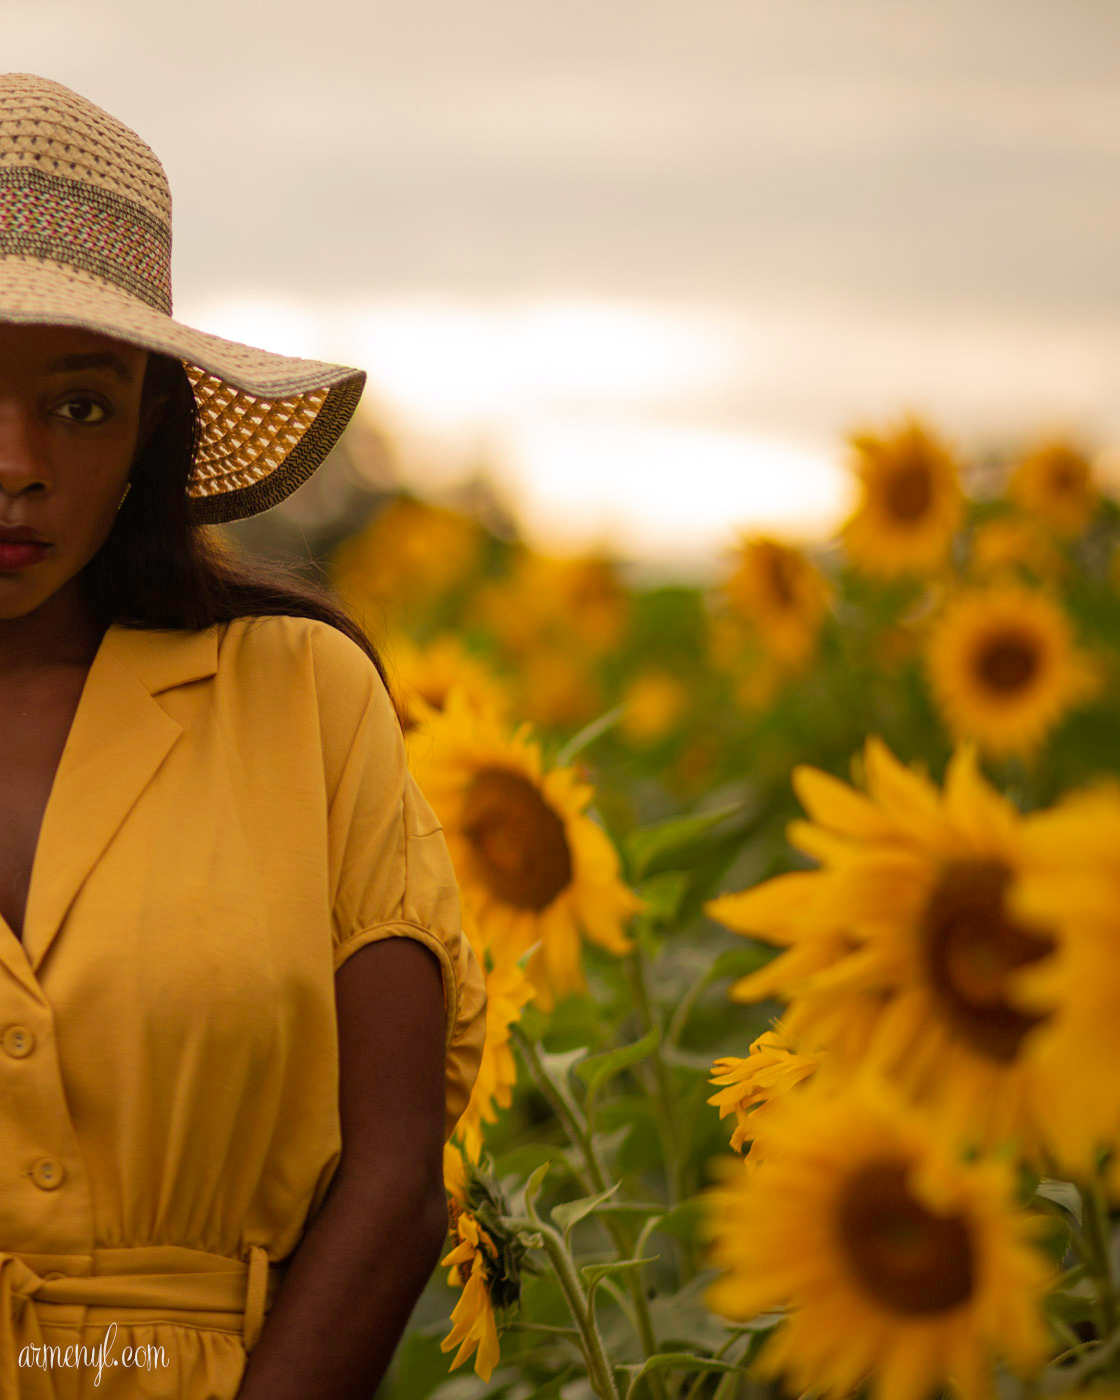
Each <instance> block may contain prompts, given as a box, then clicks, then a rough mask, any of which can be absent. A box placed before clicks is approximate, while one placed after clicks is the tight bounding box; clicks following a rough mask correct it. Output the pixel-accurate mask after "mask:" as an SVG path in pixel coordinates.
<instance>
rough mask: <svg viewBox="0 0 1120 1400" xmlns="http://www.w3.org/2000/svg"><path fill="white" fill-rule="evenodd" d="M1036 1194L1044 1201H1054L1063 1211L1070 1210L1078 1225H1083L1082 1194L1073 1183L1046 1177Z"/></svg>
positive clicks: (1036, 1189)
mask: <svg viewBox="0 0 1120 1400" xmlns="http://www.w3.org/2000/svg"><path fill="white" fill-rule="evenodd" d="M1034 1193H1035V1195H1036V1196H1041V1197H1042V1199H1043V1200H1044V1201H1053V1202H1054V1204H1055V1205H1059V1206H1061V1207H1062V1209H1063V1210H1068V1211H1069V1213H1070V1215H1072V1216H1073V1218H1074V1220H1076V1221H1077V1223H1078V1225H1080V1224H1081V1192H1080V1191H1079V1190H1078V1189H1077V1187H1076V1186H1075V1185H1074V1184H1073V1182H1072V1181H1057V1180H1055V1179H1054V1178H1053V1177H1051V1176H1044V1177H1043V1178H1042V1180H1041V1181H1040V1182H1039V1183H1038V1185H1037V1186H1036V1187H1035V1192H1034Z"/></svg>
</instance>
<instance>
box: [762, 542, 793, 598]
mask: <svg viewBox="0 0 1120 1400" xmlns="http://www.w3.org/2000/svg"><path fill="white" fill-rule="evenodd" d="M766 572H767V576H768V577H769V580H770V591H771V593H772V594H773V596H774V601H775V602H776V603H777V604H778V605H779V607H782V608H791V607H793V605H794V603H795V602H796V601H797V568H796V566H795V565H794V563H793V560H792V559H790V557H789V555H788V554H786V552H785V551H784V550H780V549H772V550H770V551H769V552H768V553H767V556H766Z"/></svg>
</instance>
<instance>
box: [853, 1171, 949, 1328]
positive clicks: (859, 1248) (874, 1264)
mask: <svg viewBox="0 0 1120 1400" xmlns="http://www.w3.org/2000/svg"><path fill="white" fill-rule="evenodd" d="M837 1226H838V1229H839V1235H840V1245H841V1249H842V1250H843V1252H844V1256H845V1258H846V1260H847V1262H848V1263H849V1265H850V1266H851V1268H852V1272H853V1273H854V1274H855V1276H856V1278H857V1279H858V1280H859V1282H860V1284H861V1285H862V1286H863V1288H864V1289H865V1290H866V1292H867V1293H869V1294H870V1295H871V1297H872V1298H873V1299H874V1300H875V1302H877V1303H879V1304H880V1305H881V1306H883V1307H885V1308H887V1309H889V1311H891V1312H895V1313H905V1314H908V1315H911V1316H914V1315H919V1316H920V1315H928V1314H930V1313H939V1312H946V1311H948V1310H949V1309H950V1308H955V1307H957V1306H958V1305H959V1304H960V1303H964V1302H966V1301H967V1300H968V1298H969V1297H970V1296H971V1294H972V1289H973V1279H974V1262H975V1261H974V1258H973V1246H972V1236H971V1234H970V1232H969V1228H968V1224H967V1222H966V1221H965V1219H964V1218H962V1217H961V1216H958V1215H934V1214H933V1213H932V1212H931V1211H929V1210H927V1209H926V1207H925V1206H923V1205H922V1204H921V1202H920V1201H916V1200H915V1199H914V1197H913V1196H912V1195H911V1193H910V1191H909V1190H908V1189H907V1186H906V1166H905V1163H903V1162H871V1163H869V1164H868V1165H867V1166H865V1167H862V1168H860V1169H859V1170H858V1171H856V1172H853V1173H852V1175H851V1176H850V1177H849V1178H848V1180H847V1181H846V1182H845V1183H844V1186H843V1187H842V1189H841V1192H840V1198H839V1201H838V1203H837Z"/></svg>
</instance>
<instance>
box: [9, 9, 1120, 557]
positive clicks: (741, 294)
mask: <svg viewBox="0 0 1120 1400" xmlns="http://www.w3.org/2000/svg"><path fill="white" fill-rule="evenodd" d="M4 54H5V64H6V66H7V67H8V68H9V69H11V70H15V71H19V70H24V71H32V72H38V73H41V74H44V75H46V76H49V77H52V78H54V79H56V80H58V81H60V82H63V83H66V84H67V85H69V86H71V87H73V88H75V89H76V90H78V91H79V92H81V93H83V94H84V95H86V96H88V97H90V98H91V99H92V100H94V101H95V102H97V103H99V104H100V105H102V106H104V107H105V108H107V109H108V110H109V111H110V112H112V113H113V114H114V115H116V116H118V117H120V118H121V119H122V120H123V121H125V122H126V123H128V124H129V125H131V126H132V127H133V128H134V129H135V130H136V131H137V132H139V133H140V134H141V135H142V136H143V137H144V138H145V139H146V140H147V141H148V142H149V144H150V145H151V146H152V147H153V148H154V150H155V151H156V153H157V154H158V155H159V157H160V158H161V160H162V161H163V162H164V165H165V167H166V169H167V172H168V175H169V178H170V182H171V189H172V195H173V198H174V201H175V245H174V285H175V314H176V315H177V316H178V318H179V319H181V320H184V321H186V322H187V323H188V324H193V325H196V326H198V327H200V328H202V329H205V330H209V331H213V332H216V333H218V334H222V335H228V336H231V337H233V338H235V339H239V340H245V341H249V342H251V343H256V344H260V345H262V346H264V347H266V348H269V349H274V350H278V351H282V352H284V353H288V354H296V355H304V356H308V357H313V358H323V359H328V360H337V361H342V362H346V363H352V364H355V365H359V366H361V367H362V368H365V369H366V370H368V372H369V385H368V389H367V392H366V396H365V400H364V403H363V412H362V421H361V423H360V424H358V425H356V427H358V426H361V427H364V428H366V429H367V430H368V431H367V433H366V435H365V442H364V446H363V448H362V449H360V450H359V449H357V443H358V439H359V437H360V436H362V435H361V434H359V433H358V432H356V431H355V432H354V433H352V434H351V441H350V443H349V444H348V446H349V447H350V448H352V449H355V450H353V451H351V452H350V453H349V456H348V458H347V462H348V465H347V466H346V467H345V469H344V467H343V462H342V461H341V460H339V461H337V462H335V463H332V470H331V471H328V472H326V473H320V474H319V477H318V478H316V481H315V483H314V485H313V486H311V487H308V488H306V489H305V491H304V492H302V493H300V495H299V496H297V498H295V499H293V500H292V501H290V502H289V503H288V505H287V506H286V507H284V508H282V510H281V511H273V512H271V513H270V514H269V516H267V517H263V518H262V519H261V520H260V521H259V522H257V523H256V524H255V525H250V526H248V527H246V529H245V533H246V537H247V538H249V537H251V538H252V539H253V541H254V543H256V544H259V545H261V546H262V547H269V548H272V547H275V548H277V549H278V550H279V551H280V552H287V553H291V552H293V551H295V552H296V553H298V551H299V548H300V541H301V540H302V541H309V542H310V544H311V546H312V547H314V546H315V545H316V544H317V542H318V541H319V540H320V539H321V538H322V533H321V532H323V531H324V530H325V531H327V533H328V534H329V533H330V531H331V529H332V528H334V527H335V526H336V525H337V522H338V520H339V518H340V516H342V515H345V514H346V513H347V512H349V513H350V514H351V515H352V514H353V513H354V512H355V511H360V508H361V500H362V499H364V490H365V488H366V487H368V486H370V485H372V486H373V487H375V488H376V489H378V490H380V489H383V488H384V487H385V486H386V484H387V482H388V481H389V480H397V481H401V480H403V481H404V483H405V484H407V486H408V487H409V488H410V489H412V490H414V491H416V492H418V493H419V494H421V495H424V496H427V497H430V498H433V499H443V500H446V499H448V498H449V497H450V496H454V494H455V492H456V491H459V492H460V493H461V492H462V491H463V490H464V489H466V487H467V486H468V484H471V488H470V489H471V490H472V491H473V493H474V498H475V499H478V495H479V490H480V489H483V488H484V489H483V494H484V495H486V494H489V495H492V496H494V497H496V498H497V499H499V500H500V502H501V503H502V506H503V509H504V510H505V511H506V512H507V513H508V514H510V515H511V516H512V517H513V518H514V519H515V520H516V522H517V523H518V526H519V528H520V529H521V530H522V531H523V532H524V534H525V536H526V538H528V539H529V540H530V541H531V542H532V543H534V544H535V545H536V546H537V547H539V548H543V549H550V550H553V551H558V552H562V551H566V550H569V551H570V550H577V549H586V548H597V547H605V548H609V549H610V550H611V551H613V552H614V554H615V555H616V556H617V557H618V558H620V559H621V560H626V561H630V562H631V566H632V569H633V570H634V571H640V572H643V574H645V575H649V574H651V573H652V574H654V575H656V576H659V577H674V578H678V579H692V580H696V581H698V580H700V579H702V578H705V577H707V578H710V577H712V576H713V574H714V573H715V572H716V571H718V567H719V564H718V559H719V554H720V550H721V549H723V548H724V547H725V546H727V545H728V544H729V543H730V541H731V538H732V530H733V527H737V526H751V527H759V528H767V529H771V530H776V531H779V532H781V533H782V534H783V535H785V536H787V537H791V538H795V539H801V540H806V541H808V540H811V539H814V538H822V537H823V536H824V535H825V534H827V533H828V532H829V531H830V530H831V529H832V528H834V527H835V526H836V524H837V523H838V522H839V520H840V519H841V517H842V516H843V514H844V512H845V511H846V510H847V509H848V508H849V506H850V505H851V500H852V497H851V488H850V484H849V481H848V478H847V475H846V473H845V471H844V470H843V467H842V464H841V460H840V459H841V455H842V454H841V452H840V450H839V445H840V441H841V438H842V435H843V434H844V433H845V432H846V431H848V430H849V429H850V428H852V427H853V426H859V425H861V424H864V423H866V422H868V421H875V420H877V419H880V418H882V416H883V415H884V414H888V413H895V412H897V411H899V410H902V409H912V410H915V411H920V412H924V413H926V414H929V415H930V416H932V417H933V418H934V419H935V420H936V421H937V422H938V423H939V424H940V425H941V427H942V428H943V429H944V430H945V431H946V432H947V433H949V434H950V435H951V436H953V437H954V438H955V439H956V440H957V441H958V442H960V443H962V444H965V445H969V446H971V445H972V444H974V443H976V442H978V441H980V440H983V441H984V442H985V443H994V442H1003V441H1005V440H1007V439H1012V438H1019V437H1022V436H1024V435H1029V434H1032V433H1036V432H1048V433H1049V432H1057V431H1062V432H1071V431H1076V432H1078V433H1080V434H1082V435H1084V436H1086V437H1087V438H1088V439H1089V440H1090V441H1091V442H1092V444H1093V445H1094V446H1095V447H1097V448H1103V447H1105V446H1107V443H1108V440H1109V438H1110V437H1117V436H1120V393H1118V392H1117V390H1118V389H1120V367H1118V365H1120V362H1118V357H1117V354H1116V343H1117V332H1118V330H1120V260H1118V259H1117V256H1116V248H1117V246H1118V242H1120V180H1118V179H1117V175H1118V173H1120V81H1118V79H1120V10H1118V8H1117V6H1116V5H1115V4H1114V3H1111V0H1066V3H1063V4H1061V5H1057V4H1053V3H1045V0H982V3H980V4H977V3H975V0H937V2H936V3H911V4H906V5H899V4H897V3H893V0H842V3H833V0H782V3H762V2H761V0H701V3H697V4H691V5H686V4H683V3H681V0H606V2H604V0H567V3H565V4H563V5H559V4H556V3H540V0H363V3H361V4H358V3H340V0H325V3H319V4H316V5H314V6H308V5H297V4H294V3H292V0H278V3H274V4H272V5H270V6H268V7H267V9H263V10H262V9H261V8H260V7H257V6H249V5H236V4H235V5H229V4H226V3H223V4H221V5H219V4H217V3H214V0H201V3H194V4H192V5H191V6H190V7H189V9H182V8H179V9H175V8H171V7H167V8H164V7H156V8H154V9H153V8H152V7H150V6H147V5H141V4H139V3H136V0H104V3H101V4H99V5H97V6H95V7H94V6H88V5H84V4H77V3H60V2H59V0H45V3H41V4H38V5H36V6H22V7H18V8H16V9H13V10H12V11H11V12H10V13H9V14H7V15H6V16H5V38H4ZM377 435H380V437H381V439H382V441H381V442H380V446H378V445H377V444H375V443H374V442H373V438H374V437H376V436H377ZM345 456H346V454H340V457H345ZM355 491H356V492H357V493H358V494H357V496H355V495H354V492H355ZM289 537H290V538H289Z"/></svg>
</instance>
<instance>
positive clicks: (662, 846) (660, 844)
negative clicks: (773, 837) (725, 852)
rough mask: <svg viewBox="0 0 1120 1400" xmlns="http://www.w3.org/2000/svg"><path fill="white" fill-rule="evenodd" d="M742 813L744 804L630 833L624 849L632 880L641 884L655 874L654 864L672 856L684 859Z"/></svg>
mask: <svg viewBox="0 0 1120 1400" xmlns="http://www.w3.org/2000/svg"><path fill="white" fill-rule="evenodd" d="M741 811H742V804H741V803H739V802H735V803H732V804H731V805H729V806H726V807H717V808H716V809H715V811H713V812H697V813H695V814H693V815H692V816H690V817H672V818H670V820H669V821H664V822H657V823H656V824H654V825H652V826H639V827H636V828H635V829H634V830H633V831H630V832H628V833H627V835H626V836H625V838H624V839H623V842H622V846H623V851H624V852H625V855H626V859H627V863H628V865H629V868H630V878H631V880H632V881H633V880H640V879H641V878H642V877H643V876H644V875H647V874H651V873H653V872H652V870H651V867H652V866H653V864H654V863H655V862H658V863H660V862H663V861H665V860H667V859H668V858H669V857H670V856H672V857H683V856H685V854H686V852H688V851H689V849H690V848H692V847H694V846H697V845H699V844H700V843H701V842H702V841H703V840H704V838H705V837H706V836H707V834H708V833H709V832H710V831H711V830H712V828H713V827H716V826H719V824H720V823H721V822H723V821H726V820H727V818H728V817H731V816H734V815H735V814H736V813H737V812H741Z"/></svg>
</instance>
